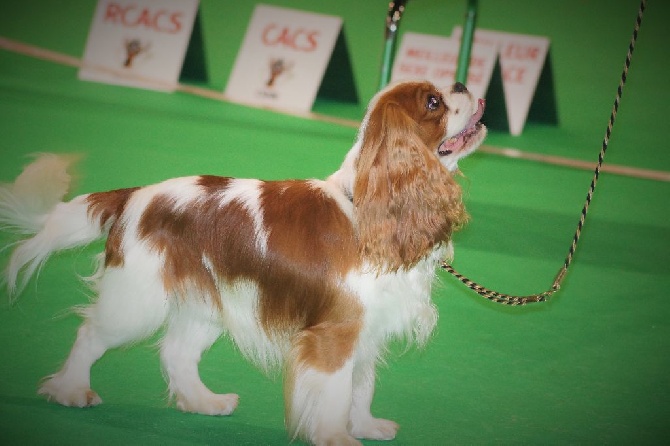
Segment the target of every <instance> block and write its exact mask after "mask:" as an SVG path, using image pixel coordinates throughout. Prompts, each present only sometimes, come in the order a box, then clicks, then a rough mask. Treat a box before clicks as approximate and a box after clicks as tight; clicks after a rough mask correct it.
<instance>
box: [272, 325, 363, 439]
mask: <svg viewBox="0 0 670 446" xmlns="http://www.w3.org/2000/svg"><path fill="white" fill-rule="evenodd" d="M357 333H358V324H357V323H355V324H351V323H335V324H333V323H326V324H320V325H318V326H316V327H312V328H309V329H306V330H303V331H302V332H301V333H300V334H299V335H298V336H297V337H296V339H295V340H294V342H293V348H292V351H291V354H290V356H289V358H288V363H287V368H286V374H285V383H284V398H285V405H286V426H287V429H288V431H289V435H290V436H291V438H301V439H303V440H306V441H308V442H309V443H311V444H315V445H360V444H361V443H360V442H359V441H358V440H357V439H356V438H355V437H353V436H352V435H351V434H350V433H349V431H348V429H347V424H348V422H349V414H350V410H351V401H352V375H353V368H354V367H353V362H354V361H353V357H352V354H353V345H352V344H353V342H351V343H349V344H350V345H346V344H348V342H347V340H346V339H347V338H348V337H349V338H350V340H352V341H353V338H352V335H353V337H355V336H356V335H357Z"/></svg>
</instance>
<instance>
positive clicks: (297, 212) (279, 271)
mask: <svg viewBox="0 0 670 446" xmlns="http://www.w3.org/2000/svg"><path fill="white" fill-rule="evenodd" d="M261 208H262V209H263V218H264V223H265V227H266V230H267V231H268V243H267V244H268V252H267V257H266V259H265V261H266V262H267V263H268V265H267V266H268V267H267V269H266V271H265V277H263V278H259V279H260V282H261V283H262V284H263V286H262V292H263V298H262V301H261V308H260V314H261V321H262V323H263V324H264V326H266V327H278V326H284V325H286V324H287V323H288V324H291V323H293V322H294V321H296V320H301V323H300V324H299V325H302V326H306V327H312V326H315V325H317V324H319V323H321V322H323V321H324V320H329V321H332V320H346V319H350V318H352V317H353V318H356V317H357V316H358V315H357V311H352V309H351V308H350V304H351V302H350V303H349V304H348V305H344V306H343V307H345V308H340V305H341V304H340V302H341V301H342V300H343V299H344V300H348V299H346V298H345V296H343V291H342V289H341V282H342V280H343V277H344V275H345V274H346V273H347V272H348V271H350V270H351V268H352V267H353V266H355V265H356V264H357V263H358V260H357V259H358V254H357V247H356V246H357V245H356V238H355V234H354V229H353V225H352V223H351V221H350V220H349V218H348V217H347V216H346V215H345V214H344V213H343V212H342V210H341V209H340V208H339V206H338V205H337V203H336V202H335V200H333V199H332V198H329V197H328V196H326V195H325V193H324V192H323V191H321V190H319V189H315V188H313V187H312V186H310V185H309V184H308V183H306V182H302V181H281V182H268V183H264V185H263V189H262V193H261ZM346 307H349V308H346ZM340 312H343V313H352V314H339V313H340Z"/></svg>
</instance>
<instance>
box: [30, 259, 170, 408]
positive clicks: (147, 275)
mask: <svg viewBox="0 0 670 446" xmlns="http://www.w3.org/2000/svg"><path fill="white" fill-rule="evenodd" d="M153 263H155V264H152V260H151V257H148V256H147V257H145V258H142V259H138V258H132V257H127V259H126V263H125V265H124V266H123V267H120V268H107V269H106V270H105V271H104V274H103V275H102V276H101V277H100V279H99V281H98V283H97V289H98V298H97V300H96V301H95V302H94V303H93V304H91V305H89V306H87V307H85V308H84V309H83V310H82V312H81V313H82V315H83V316H84V323H83V324H82V325H81V327H80V328H79V331H78V332H77V339H76V341H75V342H74V345H73V346H72V350H71V351H70V355H69V357H68V358H67V360H66V361H65V364H64V365H63V367H62V368H61V370H60V371H59V372H57V373H56V374H54V375H51V376H49V377H47V378H46V379H45V381H44V382H43V384H42V386H41V388H40V390H39V393H40V394H41V395H45V396H46V397H47V398H48V399H49V400H50V401H55V402H58V403H60V404H63V405H65V406H76V407H87V406H94V405H97V404H100V403H101V402H102V400H101V399H100V397H99V396H98V395H97V393H95V392H94V391H93V390H91V383H90V381H91V380H90V370H91V367H92V365H93V364H94V363H95V362H96V361H97V360H98V359H99V358H100V357H101V356H102V355H103V354H104V353H105V352H106V351H107V350H108V349H110V348H114V347H118V346H121V345H124V344H128V343H132V342H136V341H139V340H141V339H144V338H146V337H148V336H150V335H151V334H152V333H154V332H155V331H156V330H157V329H158V328H159V327H160V326H161V325H162V324H163V322H164V321H165V318H166V316H167V311H168V305H167V299H166V295H165V292H164V291H163V288H162V286H160V285H156V284H160V278H159V277H158V269H157V266H158V265H157V263H158V261H157V260H156V261H155V262H153Z"/></svg>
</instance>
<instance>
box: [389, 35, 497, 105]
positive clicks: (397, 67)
mask: <svg viewBox="0 0 670 446" xmlns="http://www.w3.org/2000/svg"><path fill="white" fill-rule="evenodd" d="M459 49H460V43H459V41H458V40H457V39H453V38H447V37H440V36H433V35H428V34H417V33H410V32H407V33H405V34H404V35H403V38H402V42H401V43H400V48H399V49H398V54H397V56H396V59H395V62H394V64H393V71H392V72H391V81H393V82H395V81H400V80H413V79H426V80H429V81H430V82H432V83H433V84H435V85H436V86H437V87H440V88H444V87H447V86H449V85H451V84H452V83H454V79H455V78H456V69H457V66H458V54H459ZM497 49H498V46H497V44H495V43H490V42H484V43H476V44H473V48H472V53H471V54H472V55H471V59H470V69H469V71H468V80H467V87H468V90H470V92H471V93H472V94H473V95H474V96H475V97H478V98H484V97H485V96H486V90H487V88H488V85H489V82H490V81H491V74H492V73H493V68H494V67H495V63H496V57H497Z"/></svg>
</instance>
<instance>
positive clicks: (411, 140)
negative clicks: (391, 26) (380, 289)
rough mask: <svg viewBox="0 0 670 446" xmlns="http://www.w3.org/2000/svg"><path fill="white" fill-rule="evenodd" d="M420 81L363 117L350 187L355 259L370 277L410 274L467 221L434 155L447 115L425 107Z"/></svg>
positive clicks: (425, 88) (426, 91)
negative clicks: (372, 272) (372, 270)
mask: <svg viewBox="0 0 670 446" xmlns="http://www.w3.org/2000/svg"><path fill="white" fill-rule="evenodd" d="M428 95H435V96H437V97H440V98H441V95H440V93H439V91H437V90H436V89H435V88H434V87H433V86H432V85H430V84H428V83H421V84H406V85H403V87H402V88H395V89H393V90H389V92H387V93H386V94H385V95H384V96H382V97H381V98H379V100H378V101H377V103H376V104H375V106H374V109H373V110H372V111H371V113H370V117H369V122H368V128H367V130H366V132H365V136H364V139H363V145H362V148H361V153H360V156H359V158H358V160H357V166H356V169H357V172H358V175H357V177H356V182H355V184H354V215H355V217H356V222H357V224H358V229H359V237H360V253H361V255H362V256H363V257H364V258H365V259H367V260H368V261H370V262H371V263H372V264H373V265H375V267H376V268H377V270H378V271H380V272H383V271H396V270H398V269H400V268H410V267H412V266H414V265H415V264H416V263H417V262H418V261H419V260H421V259H422V258H424V257H425V256H426V255H427V254H428V253H429V252H430V251H431V250H432V249H433V248H434V247H435V246H437V245H439V244H440V243H444V242H447V241H448V240H449V239H450V238H451V235H452V233H453V231H454V230H456V229H457V228H458V227H459V226H460V225H461V224H462V223H464V222H465V220H466V219H467V215H466V213H465V209H464V207H463V204H462V202H461V189H460V187H459V185H458V183H456V181H455V180H454V179H453V178H452V176H451V174H450V173H449V171H448V170H447V169H446V168H445V167H444V166H443V165H442V164H441V163H440V161H439V159H438V157H437V155H436V154H435V151H436V149H437V147H438V145H439V144H440V142H441V139H442V138H443V137H444V129H445V127H446V122H445V119H446V112H447V109H446V107H445V106H444V104H443V103H442V104H441V105H440V107H439V108H438V109H437V110H434V111H433V110H429V109H428V108H427V107H426V100H427V97H428Z"/></svg>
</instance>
